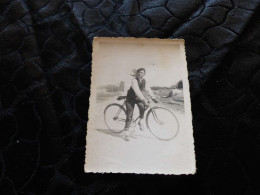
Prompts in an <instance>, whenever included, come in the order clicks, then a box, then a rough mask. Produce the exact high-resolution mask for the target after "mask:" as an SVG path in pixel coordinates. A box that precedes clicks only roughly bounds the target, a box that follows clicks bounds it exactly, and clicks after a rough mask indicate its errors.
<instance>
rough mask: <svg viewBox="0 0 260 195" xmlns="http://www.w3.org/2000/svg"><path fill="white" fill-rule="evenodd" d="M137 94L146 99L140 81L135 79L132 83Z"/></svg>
mask: <svg viewBox="0 0 260 195" xmlns="http://www.w3.org/2000/svg"><path fill="white" fill-rule="evenodd" d="M131 86H132V88H133V90H134V92H135V94H136V95H137V96H138V97H139V98H140V100H145V98H144V96H143V93H142V92H141V90H140V88H139V85H138V82H137V80H136V79H133V80H132V84H131Z"/></svg>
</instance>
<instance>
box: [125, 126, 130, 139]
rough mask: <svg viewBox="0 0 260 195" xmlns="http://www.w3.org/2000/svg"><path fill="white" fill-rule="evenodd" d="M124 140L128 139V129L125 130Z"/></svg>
mask: <svg viewBox="0 0 260 195" xmlns="http://www.w3.org/2000/svg"><path fill="white" fill-rule="evenodd" d="M124 140H125V141H130V139H129V129H128V130H125V135H124Z"/></svg>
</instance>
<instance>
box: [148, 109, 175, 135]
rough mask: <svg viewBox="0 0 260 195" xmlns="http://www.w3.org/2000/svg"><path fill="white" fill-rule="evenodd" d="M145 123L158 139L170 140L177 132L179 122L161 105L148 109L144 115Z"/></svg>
mask: <svg viewBox="0 0 260 195" xmlns="http://www.w3.org/2000/svg"><path fill="white" fill-rule="evenodd" d="M146 125H147V127H148V129H149V130H150V131H151V133H152V134H153V135H154V136H155V137H156V138H158V139H160V140H171V139H173V138H174V137H176V135H177V134H178V131H179V122H178V120H177V118H176V116H175V115H174V114H173V112H171V111H170V110H168V109H167V108H163V107H156V108H152V109H151V110H149V112H148V113H147V116H146Z"/></svg>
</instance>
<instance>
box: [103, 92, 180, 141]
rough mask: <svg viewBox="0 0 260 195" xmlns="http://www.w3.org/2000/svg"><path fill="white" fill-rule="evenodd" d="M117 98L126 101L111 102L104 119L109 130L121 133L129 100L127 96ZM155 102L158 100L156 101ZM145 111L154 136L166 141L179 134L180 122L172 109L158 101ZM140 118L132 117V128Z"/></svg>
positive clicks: (148, 125)
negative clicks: (120, 102) (159, 103)
mask: <svg viewBox="0 0 260 195" xmlns="http://www.w3.org/2000/svg"><path fill="white" fill-rule="evenodd" d="M117 100H118V101H120V100H124V103H123V104H118V103H112V104H109V105H108V106H107V107H106V108H105V110H104V120H105V124H106V126H107V127H108V129H109V130H111V131H112V132H114V133H121V132H123V131H124V127H125V121H126V108H125V104H126V101H127V100H126V96H119V97H118V98H117ZM150 101H151V100H149V102H150ZM154 103H156V102H155V101H154ZM147 110H148V112H147ZM145 112H147V114H146V120H145V121H146V126H147V128H148V129H149V130H150V132H151V133H152V135H153V136H155V137H156V138H158V139H160V140H165V141H168V140H171V139H173V138H175V137H176V136H177V134H178V131H179V122H178V119H177V117H176V116H175V115H174V113H173V112H172V111H170V110H169V109H167V108H165V107H161V106H159V105H158V102H157V103H156V104H155V105H154V106H151V104H149V105H148V106H147V107H146V108H145ZM139 118H140V116H138V117H137V118H136V119H132V121H131V124H130V127H131V128H134V127H135V126H136V122H137V120H138V119H139Z"/></svg>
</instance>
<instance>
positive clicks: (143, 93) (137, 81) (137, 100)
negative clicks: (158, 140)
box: [125, 68, 157, 141]
mask: <svg viewBox="0 0 260 195" xmlns="http://www.w3.org/2000/svg"><path fill="white" fill-rule="evenodd" d="M145 73H146V72H145V69H144V68H139V69H138V70H137V71H136V75H135V78H133V79H132V83H131V87H130V89H129V90H128V92H127V98H126V123H125V140H126V141H129V127H130V124H131V121H132V117H133V112H134V106H135V104H137V106H138V108H139V112H140V120H139V122H138V125H139V127H140V130H144V122H143V118H144V111H145V107H147V106H148V105H149V101H148V99H147V95H150V96H151V98H152V99H153V100H154V101H157V100H156V99H155V97H154V95H153V92H152V90H151V88H150V87H149V86H148V85H147V82H146V80H145V79H144V78H143V77H144V76H145Z"/></svg>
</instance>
